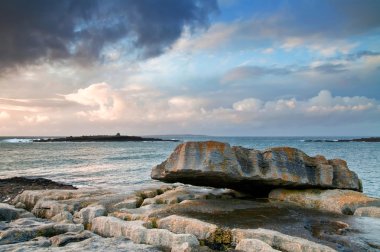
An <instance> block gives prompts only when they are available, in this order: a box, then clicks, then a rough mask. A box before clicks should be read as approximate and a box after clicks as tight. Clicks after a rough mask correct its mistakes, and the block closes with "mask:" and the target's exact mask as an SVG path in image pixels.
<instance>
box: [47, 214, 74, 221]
mask: <svg viewBox="0 0 380 252" xmlns="http://www.w3.org/2000/svg"><path fill="white" fill-rule="evenodd" d="M51 220H52V221H54V222H59V223H74V222H73V215H72V214H71V213H70V212H68V211H63V212H61V213H59V214H57V215H55V216H54V217H53V218H51Z"/></svg>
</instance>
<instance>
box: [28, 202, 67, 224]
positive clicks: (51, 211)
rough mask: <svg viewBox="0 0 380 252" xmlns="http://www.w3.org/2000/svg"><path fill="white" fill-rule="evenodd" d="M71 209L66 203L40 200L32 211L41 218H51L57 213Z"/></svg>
mask: <svg viewBox="0 0 380 252" xmlns="http://www.w3.org/2000/svg"><path fill="white" fill-rule="evenodd" d="M68 210H69V208H68V206H67V205H66V204H60V203H58V202H57V201H53V200H39V201H37V203H36V204H35V206H34V207H33V210H32V213H33V214H34V215H35V216H37V217H39V218H46V219H51V218H53V217H54V216H56V215H57V214H60V213H62V212H67V211H68Z"/></svg>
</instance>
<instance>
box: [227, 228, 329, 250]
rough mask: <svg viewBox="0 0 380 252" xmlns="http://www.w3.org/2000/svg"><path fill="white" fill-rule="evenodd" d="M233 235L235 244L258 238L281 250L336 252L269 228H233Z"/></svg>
mask: <svg viewBox="0 0 380 252" xmlns="http://www.w3.org/2000/svg"><path fill="white" fill-rule="evenodd" d="M232 236H233V240H234V242H235V244H239V242H240V241H242V240H243V239H258V240H261V241H263V242H265V243H267V244H268V245H269V246H271V247H273V248H277V249H279V250H280V251H288V252H305V251H318V252H336V250H335V249H332V248H330V247H327V246H325V245H321V244H318V243H315V242H312V241H309V240H306V239H302V238H299V237H294V236H290V235H285V234H282V233H280V232H277V231H273V230H268V229H262V228H258V229H238V228H235V229H233V230H232Z"/></svg>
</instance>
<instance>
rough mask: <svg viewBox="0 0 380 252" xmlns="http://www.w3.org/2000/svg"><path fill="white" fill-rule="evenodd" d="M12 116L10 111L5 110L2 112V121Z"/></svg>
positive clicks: (0, 118)
mask: <svg viewBox="0 0 380 252" xmlns="http://www.w3.org/2000/svg"><path fill="white" fill-rule="evenodd" d="M9 118H10V115H9V113H7V112H5V111H1V112H0V121H2V120H7V119H9Z"/></svg>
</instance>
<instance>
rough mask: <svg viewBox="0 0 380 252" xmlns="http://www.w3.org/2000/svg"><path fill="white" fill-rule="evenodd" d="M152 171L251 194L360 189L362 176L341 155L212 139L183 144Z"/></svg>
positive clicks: (158, 175) (165, 177)
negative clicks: (329, 156)
mask: <svg viewBox="0 0 380 252" xmlns="http://www.w3.org/2000/svg"><path fill="white" fill-rule="evenodd" d="M151 177H152V178H153V179H158V180H161V181H166V182H183V183H188V184H193V185H204V186H214V187H222V188H232V189H236V190H240V191H246V192H249V193H251V194H259V193H260V192H266V193H267V192H269V190H270V189H273V188H278V187H286V188H326V189H327V188H340V189H350V190H356V191H361V190H362V187H361V182H360V180H359V178H358V176H357V175H356V174H355V173H354V172H352V171H350V170H349V169H348V167H347V163H346V162H345V161H343V160H340V159H332V160H327V159H326V158H325V157H323V156H316V157H310V156H308V155H306V154H305V153H304V152H302V151H300V150H298V149H295V148H290V147H277V148H270V149H267V150H265V151H259V150H254V149H246V148H243V147H230V145H229V144H227V143H221V142H213V141H208V142H187V143H183V144H180V145H179V146H178V147H177V148H176V149H175V150H174V152H173V153H172V154H171V155H170V157H169V158H168V159H167V160H166V161H164V162H163V163H161V164H160V165H157V166H156V167H154V168H153V169H152V173H151Z"/></svg>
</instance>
